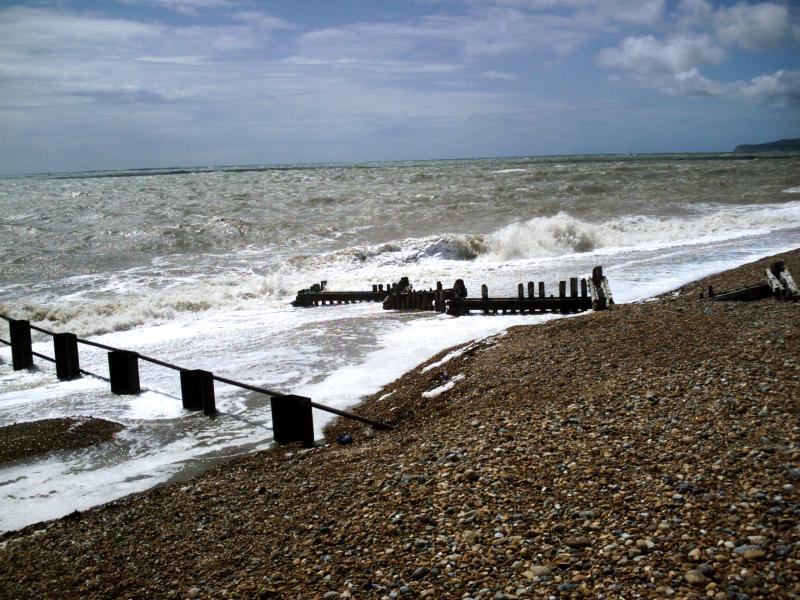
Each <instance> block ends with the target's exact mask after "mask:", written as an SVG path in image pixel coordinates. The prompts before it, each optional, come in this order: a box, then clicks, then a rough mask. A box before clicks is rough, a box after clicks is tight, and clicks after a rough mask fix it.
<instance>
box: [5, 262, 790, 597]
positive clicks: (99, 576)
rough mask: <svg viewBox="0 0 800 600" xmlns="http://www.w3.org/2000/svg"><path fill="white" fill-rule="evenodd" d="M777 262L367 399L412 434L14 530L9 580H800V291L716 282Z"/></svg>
mask: <svg viewBox="0 0 800 600" xmlns="http://www.w3.org/2000/svg"><path fill="white" fill-rule="evenodd" d="M774 260H783V261H784V262H785V264H786V266H787V267H788V268H789V270H790V271H791V272H792V273H793V274H794V276H795V278H798V276H800V250H795V251H792V252H788V253H785V254H781V255H779V256H777V257H770V258H766V259H763V260H761V261H758V262H756V263H751V264H747V265H743V266H741V267H739V268H736V269H733V270H731V271H726V272H724V273H720V274H717V275H713V276H711V277H708V278H705V279H702V280H699V281H696V282H694V283H692V284H689V285H687V286H684V287H682V288H680V289H678V290H675V291H673V292H671V293H668V294H665V295H663V296H660V297H657V298H654V299H650V300H648V301H644V302H640V303H635V304H627V305H616V306H614V307H613V310H610V311H604V312H595V313H588V314H584V315H579V316H574V317H570V318H565V319H557V320H553V321H550V322H547V323H545V324H541V325H536V326H520V327H514V328H511V329H509V330H507V331H506V332H504V333H502V334H500V335H496V336H493V337H490V338H486V339H484V340H478V341H475V342H471V343H469V344H466V345H463V346H460V347H456V348H451V349H448V350H446V351H444V352H442V353H440V354H439V355H437V356H435V357H433V358H432V359H430V360H429V361H427V362H426V363H424V364H422V365H420V366H419V367H417V368H416V369H415V370H413V371H411V372H409V373H407V374H406V375H404V376H403V377H401V378H400V379H398V380H397V381H395V382H393V383H391V384H389V385H388V386H386V387H385V388H384V389H383V390H381V391H380V392H378V393H377V394H375V395H374V396H372V397H370V398H367V399H366V400H365V401H364V402H363V403H362V404H361V405H360V406H359V407H357V408H356V409H355V412H358V413H360V414H362V415H364V416H368V417H370V418H373V419H377V420H380V421H383V422H388V423H392V424H393V425H395V428H394V429H393V430H391V431H372V430H371V429H368V428H366V427H364V426H362V425H360V424H355V423H354V422H352V421H345V420H338V421H335V422H334V423H332V424H331V425H330V426H329V427H328V429H327V439H326V441H323V442H320V443H319V444H318V446H317V447H315V448H312V449H304V448H302V447H301V446H300V445H285V446H279V447H276V448H273V449H271V450H268V451H265V452H260V453H255V454H251V455H248V456H246V457H244V458H241V459H237V460H235V461H232V462H228V463H225V464H223V465H220V466H217V467H215V468H213V469H211V470H209V471H207V472H205V473H204V474H202V475H200V476H198V477H195V478H193V479H191V480H188V481H184V482H181V483H178V484H173V485H168V486H163V487H159V488H156V489H153V490H150V491H148V492H144V493H141V494H136V495H133V496H128V497H126V498H123V499H121V500H118V501H115V502H112V503H109V504H106V505H103V506H99V507H96V508H93V509H90V510H87V511H84V512H80V513H78V512H76V513H73V514H71V515H68V516H67V517H64V518H62V519H59V520H57V521H52V522H46V523H41V524H37V525H32V526H29V527H27V528H25V529H23V530H21V531H18V532H9V533H7V534H5V535H4V536H3V537H2V549H0V597H2V598H132V599H133V598H300V599H317V598H321V599H326V600H330V599H334V598H342V599H345V598H375V599H381V600H384V599H401V598H431V599H439V598H442V599H450V598H453V599H456V598H458V599H464V600H466V599H468V598H472V599H478V598H482V599H494V600H501V599H504V598H715V599H724V598H732V599H737V600H746V599H748V598H798V597H800V565H799V564H798V559H800V535H799V534H800V501H799V500H798V486H800V421H799V420H798V407H799V406H800V304H797V303H790V302H779V301H776V300H775V299H772V298H770V299H765V300H759V301H753V302H716V301H712V300H709V299H707V298H701V293H703V294H705V293H707V289H708V286H709V285H711V286H713V288H714V290H716V291H717V292H722V291H728V290H731V289H735V288H738V287H744V286H747V285H752V284H755V283H760V282H762V281H763V280H764V275H763V273H764V269H765V268H766V267H767V266H769V264H771V263H772V262H773V261H774ZM612 287H613V282H612ZM463 318H470V317H463ZM497 318H502V317H497ZM344 434H347V435H349V436H350V437H351V438H352V443H349V444H346V445H342V444H339V443H336V442H335V441H333V440H335V438H336V437H337V436H341V435H344Z"/></svg>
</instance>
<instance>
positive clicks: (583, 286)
mask: <svg viewBox="0 0 800 600" xmlns="http://www.w3.org/2000/svg"><path fill="white" fill-rule="evenodd" d="M588 297H589V290H588V289H587V285H586V280H585V279H581V298H588Z"/></svg>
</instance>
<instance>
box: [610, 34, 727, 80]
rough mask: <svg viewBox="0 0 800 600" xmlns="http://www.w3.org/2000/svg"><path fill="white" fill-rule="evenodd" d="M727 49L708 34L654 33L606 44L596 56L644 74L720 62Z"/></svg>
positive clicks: (671, 72) (658, 74)
mask: <svg viewBox="0 0 800 600" xmlns="http://www.w3.org/2000/svg"><path fill="white" fill-rule="evenodd" d="M724 58H725V51H724V50H723V49H722V48H720V47H719V46H717V45H716V44H714V42H713V40H712V39H711V38H710V37H709V36H707V35H698V36H691V37H689V36H680V37H674V38H671V39H668V40H663V41H662V40H659V39H656V38H655V37H653V36H652V35H646V36H638V37H627V38H625V39H624V40H622V42H620V44H619V46H617V47H616V48H605V49H603V50H601V51H600V52H599V53H598V54H597V57H596V60H597V63H598V64H599V65H600V66H602V67H605V68H607V69H621V70H623V71H626V72H629V73H633V74H636V75H638V76H640V77H643V78H645V79H646V78H648V77H655V78H660V77H663V76H664V75H677V74H680V73H686V72H687V71H690V70H691V69H694V68H696V67H697V66H699V65H702V64H717V63H719V62H721V61H722V60H723V59H724Z"/></svg>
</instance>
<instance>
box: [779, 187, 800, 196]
mask: <svg viewBox="0 0 800 600" xmlns="http://www.w3.org/2000/svg"><path fill="white" fill-rule="evenodd" d="M783 193H784V194H800V185H799V186H797V187H790V188H786V189H785V190H783Z"/></svg>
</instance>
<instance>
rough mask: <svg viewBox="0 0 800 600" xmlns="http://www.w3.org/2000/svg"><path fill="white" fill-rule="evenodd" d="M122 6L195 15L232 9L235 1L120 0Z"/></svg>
mask: <svg viewBox="0 0 800 600" xmlns="http://www.w3.org/2000/svg"><path fill="white" fill-rule="evenodd" d="M120 1H121V2H122V3H123V4H149V5H151V6H155V7H158V8H164V9H166V10H172V11H175V12H179V13H183V14H185V15H196V14H198V13H199V12H201V11H204V10H210V9H221V8H233V7H235V6H236V5H237V4H239V3H238V2H236V1H235V0H120Z"/></svg>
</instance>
